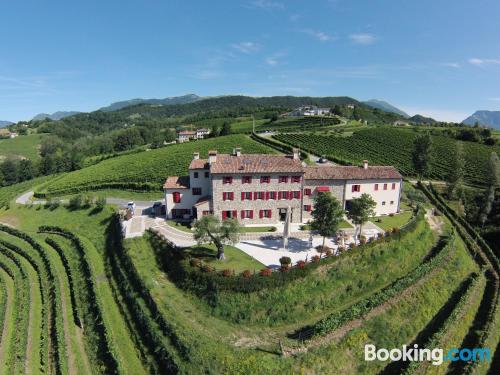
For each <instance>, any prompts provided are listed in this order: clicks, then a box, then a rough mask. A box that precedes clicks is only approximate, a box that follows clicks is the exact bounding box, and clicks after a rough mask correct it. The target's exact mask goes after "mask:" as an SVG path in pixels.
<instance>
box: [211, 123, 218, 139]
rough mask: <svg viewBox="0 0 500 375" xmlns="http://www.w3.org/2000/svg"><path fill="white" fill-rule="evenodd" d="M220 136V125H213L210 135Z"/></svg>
mask: <svg viewBox="0 0 500 375" xmlns="http://www.w3.org/2000/svg"><path fill="white" fill-rule="evenodd" d="M218 136H219V126H218V125H217V124H213V125H212V130H211V131H210V137H218Z"/></svg>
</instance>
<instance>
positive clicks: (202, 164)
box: [189, 159, 208, 169]
mask: <svg viewBox="0 0 500 375" xmlns="http://www.w3.org/2000/svg"><path fill="white" fill-rule="evenodd" d="M189 169H208V160H207V159H193V160H191V164H189Z"/></svg>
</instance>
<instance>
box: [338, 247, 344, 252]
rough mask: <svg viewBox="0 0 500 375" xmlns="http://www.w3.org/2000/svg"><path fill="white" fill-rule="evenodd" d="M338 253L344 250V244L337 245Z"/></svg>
mask: <svg viewBox="0 0 500 375" xmlns="http://www.w3.org/2000/svg"><path fill="white" fill-rule="evenodd" d="M337 250H338V252H339V253H343V252H344V251H345V247H344V246H339V248H338V249H337Z"/></svg>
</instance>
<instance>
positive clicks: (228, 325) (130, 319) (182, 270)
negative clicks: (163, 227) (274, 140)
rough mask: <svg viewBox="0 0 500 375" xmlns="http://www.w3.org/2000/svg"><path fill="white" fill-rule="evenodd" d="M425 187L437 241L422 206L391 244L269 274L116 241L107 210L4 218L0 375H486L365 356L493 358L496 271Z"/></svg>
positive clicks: (15, 213) (461, 367)
mask: <svg viewBox="0 0 500 375" xmlns="http://www.w3.org/2000/svg"><path fill="white" fill-rule="evenodd" d="M424 190H425V192H426V194H427V195H428V197H429V198H430V199H432V202H433V203H434V204H436V205H437V206H438V207H439V209H440V210H441V211H442V212H443V213H444V214H445V216H443V220H445V221H444V223H443V225H442V226H441V232H437V231H435V230H431V229H430V227H429V225H428V223H427V220H426V219H425V218H424V211H423V210H422V209H420V210H419V211H417V213H415V214H414V216H413V218H412V219H411V220H410V221H409V222H408V224H407V225H405V227H404V228H402V229H401V230H400V231H399V232H397V233H394V234H392V235H390V236H387V237H384V238H381V239H379V240H377V241H374V242H372V243H369V244H366V245H362V246H358V247H355V248H352V249H350V250H348V251H345V252H344V253H342V255H340V256H338V257H334V256H330V257H326V258H324V259H322V260H320V261H318V262H317V263H315V262H311V263H308V264H306V265H305V267H304V268H299V267H294V268H293V269H292V270H290V271H289V272H288V273H283V274H282V273H275V274H274V275H273V276H270V277H265V276H259V274H255V275H250V276H248V275H247V276H240V275H238V274H236V275H234V276H223V275H222V273H219V272H218V271H212V272H204V271H203V270H201V269H200V268H197V267H196V266H195V265H193V264H192V263H191V262H190V261H189V259H188V258H186V252H185V251H181V250H178V249H176V248H175V247H173V246H171V245H170V244H169V243H168V242H166V241H165V240H164V239H163V238H160V237H158V236H157V235H155V234H154V233H147V234H146V235H145V236H144V237H141V238H135V239H130V240H124V239H123V238H122V237H121V227H120V222H119V217H118V216H117V215H116V214H115V213H114V212H113V211H112V210H111V208H108V207H106V208H104V209H103V210H102V211H97V212H96V211H95V209H94V208H89V209H81V210H76V211H72V210H69V209H67V208H65V207H63V206H60V207H57V208H55V209H54V208H48V207H47V208H43V207H36V206H32V207H17V206H15V205H10V209H8V210H3V211H1V212H0V223H3V224H1V225H0V359H1V361H0V373H2V374H3V373H5V374H11V373H12V374H21V373H28V374H35V373H43V374H90V373H95V374H176V373H183V374H201V373H204V374H206V373H209V374H262V373H265V374H268V373H269V374H271V373H272V374H290V373H318V374H320V373H321V374H322V373H326V374H331V373H334V374H337V373H338V374H341V373H342V374H359V373H363V374H378V373H383V374H384V373H385V374H392V373H408V374H409V373H433V374H444V373H447V372H448V371H450V372H452V373H475V374H487V372H488V370H489V366H490V364H491V362H470V363H465V362H464V363H460V364H450V362H445V363H444V364H443V365H441V366H437V367H436V366H432V365H430V364H428V363H407V362H406V363H403V362H394V363H389V362H378V361H373V362H366V361H364V359H363V358H364V345H365V344H374V345H376V346H377V347H389V348H392V347H401V346H402V345H404V344H406V345H413V344H414V343H418V345H419V346H420V347H429V348H432V347H443V348H445V349H446V348H450V347H454V346H456V347H461V346H462V347H463V346H466V347H476V346H477V347H481V346H484V347H489V348H491V350H492V354H493V351H494V348H495V347H496V345H497V343H498V340H499V338H500V337H499V334H500V329H499V328H500V316H499V314H498V310H497V308H498V270H499V267H498V259H497V258H496V256H495V254H493V253H492V252H491V249H488V248H487V245H485V244H484V243H483V242H482V241H481V238H480V237H478V236H477V234H476V233H475V232H474V231H473V230H472V229H471V228H469V227H467V226H466V225H465V224H464V223H462V222H461V221H460V220H459V219H455V217H454V216H453V213H452V212H451V211H449V209H448V208H447V207H446V204H445V203H444V202H441V201H440V200H439V198H435V197H434V195H433V192H432V190H429V189H426V188H424ZM235 251H237V250H236V249H235ZM228 254H229V253H228ZM214 343H217V345H214Z"/></svg>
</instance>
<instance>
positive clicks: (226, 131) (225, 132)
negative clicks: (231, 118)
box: [220, 122, 231, 135]
mask: <svg viewBox="0 0 500 375" xmlns="http://www.w3.org/2000/svg"><path fill="white" fill-rule="evenodd" d="M229 134H231V124H230V123H229V122H225V123H224V124H223V125H222V129H221V131H220V135H229Z"/></svg>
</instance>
